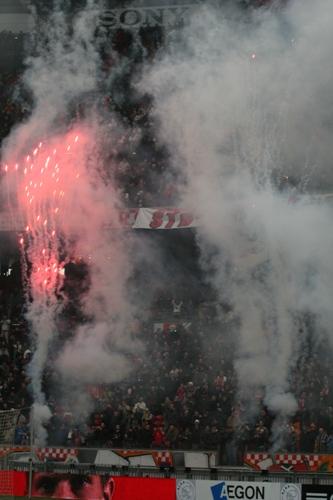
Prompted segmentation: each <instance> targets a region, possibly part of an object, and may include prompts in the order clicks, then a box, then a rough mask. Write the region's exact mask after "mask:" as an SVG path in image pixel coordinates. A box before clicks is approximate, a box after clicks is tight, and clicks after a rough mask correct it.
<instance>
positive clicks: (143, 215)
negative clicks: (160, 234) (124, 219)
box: [133, 208, 197, 229]
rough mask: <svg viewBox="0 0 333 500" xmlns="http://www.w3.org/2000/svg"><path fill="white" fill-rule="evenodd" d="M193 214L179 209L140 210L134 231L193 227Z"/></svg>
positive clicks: (194, 221)
mask: <svg viewBox="0 0 333 500" xmlns="http://www.w3.org/2000/svg"><path fill="white" fill-rule="evenodd" d="M196 222H197V221H196V220H195V217H194V215H193V214H191V213H190V212H188V211H186V210H182V209H181V208H140V209H139V212H138V215H137V217H136V221H135V222H134V224H133V228H134V229H182V228H186V227H187V228H188V227H195V226H196V225H197V223H196Z"/></svg>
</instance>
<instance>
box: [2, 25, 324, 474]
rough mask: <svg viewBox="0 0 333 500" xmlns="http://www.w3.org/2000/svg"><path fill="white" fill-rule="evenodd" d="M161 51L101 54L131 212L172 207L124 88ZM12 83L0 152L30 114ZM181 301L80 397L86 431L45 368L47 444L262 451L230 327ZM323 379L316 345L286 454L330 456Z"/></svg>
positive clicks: (202, 303) (115, 156)
mask: <svg viewBox="0 0 333 500" xmlns="http://www.w3.org/2000/svg"><path fill="white" fill-rule="evenodd" d="M138 40H139V42H138ZM162 43H163V33H162V32H161V31H160V30H159V29H156V30H152V31H150V32H148V31H145V32H141V33H139V39H138V38H137V37H133V35H132V34H131V33H129V32H124V31H122V30H118V31H117V32H115V33H114V34H113V38H112V43H111V45H110V44H107V45H104V46H102V47H101V55H102V56H101V61H102V67H103V71H104V79H105V81H107V79H108V73H109V72H111V71H113V70H114V67H115V66H117V65H118V66H119V67H120V66H122V67H123V66H124V61H125V62H126V61H127V62H128V66H127V67H128V71H125V72H123V73H121V74H119V78H116V79H114V80H113V84H112V85H113V86H112V89H111V90H110V89H105V88H103V92H104V93H103V103H104V104H105V102H106V103H107V105H108V107H109V110H110V111H111V112H113V113H115V114H116V116H117V119H119V120H120V121H121V122H122V123H123V125H125V128H126V130H127V131H129V133H128V135H127V137H134V136H135V139H134V140H133V141H132V142H131V141H129V142H127V143H126V147H125V148H121V147H119V150H117V151H116V152H114V153H112V156H111V157H110V163H111V160H112V164H113V165H114V167H113V168H114V172H113V173H114V177H115V179H116V182H117V184H118V185H119V193H120V196H121V197H122V198H123V201H124V203H126V204H127V205H129V206H136V207H140V206H161V205H170V204H172V203H174V202H175V200H176V199H177V189H176V187H175V184H176V181H175V178H174V177H173V176H172V174H171V173H170V168H168V167H169V165H168V153H167V150H166V148H165V147H164V146H163V145H161V144H159V141H158V140H157V138H156V137H155V124H154V121H153V118H152V117H151V114H150V110H151V107H152V106H153V102H152V100H151V98H150V97H149V96H147V95H144V96H138V95H137V94H136V92H135V91H134V90H133V88H132V87H131V77H132V75H133V74H134V73H135V72H138V71H140V67H141V66H142V64H143V61H144V60H145V59H147V58H148V59H149V60H150V59H152V58H154V55H155V54H156V53H157V52H158V50H159V48H160V46H161V44H162ZM125 66H126V65H125ZM19 78H20V74H19V73H16V72H10V73H5V72H2V73H1V74H0V141H2V140H3V139H4V138H5V137H6V136H7V135H8V133H9V131H10V130H11V128H12V127H13V125H15V124H16V123H19V122H20V121H22V119H23V118H24V117H25V116H26V114H27V113H28V110H27V109H25V108H24V107H22V103H21V104H20V102H21V101H20V100H18V99H16V98H14V93H13V89H14V88H15V86H16V84H17V83H18V80H19ZM119 89H121V91H120V90H119ZM124 89H126V92H125V91H124ZM138 130H139V134H138V133H137V132H138ZM113 160H116V161H113ZM167 172H168V175H167ZM17 269H19V266H18V267H17ZM17 272H18V271H17ZM11 273H12V274H8V268H6V270H5V271H4V272H1V276H0V320H1V324H0V356H1V363H0V373H1V382H0V410H9V409H11V408H17V409H21V416H20V418H19V421H18V425H17V429H16V434H15V442H16V443H17V444H25V443H27V442H28V441H29V422H28V420H29V408H30V406H31V402H32V401H31V395H30V391H29V384H30V377H29V369H28V366H29V361H30V359H31V343H30V337H29V333H28V325H27V323H26V321H25V319H24V297H23V293H22V289H21V288H20V285H19V284H18V283H19V281H20V280H19V278H18V277H17V276H13V274H15V271H13V269H12V271H11ZM186 297H187V295H186V293H184V294H183V295H180V294H178V295H177V296H175V295H174V296H173V295H170V294H169V295H168V292H167V291H164V293H163V296H159V297H158V298H157V299H156V300H155V302H154V304H153V305H152V308H151V311H150V313H149V314H147V318H146V320H145V321H140V322H139V323H138V324H137V325H136V335H137V336H138V338H140V339H141V341H142V342H143V344H144V345H145V347H146V349H145V354H144V355H142V354H141V355H137V356H133V358H132V359H131V361H132V364H133V371H132V373H131V375H129V376H128V377H127V378H126V379H125V380H123V381H122V382H120V383H117V384H102V385H98V386H87V387H86V390H87V392H88V393H89V394H90V397H91V398H92V400H93V401H94V410H93V412H92V413H91V414H90V415H89V418H88V419H87V420H86V421H85V422H80V423H78V422H77V421H76V420H75V418H74V415H73V414H72V412H71V408H70V407H64V406H63V405H61V404H60V403H59V402H58V401H57V400H56V398H55V397H54V396H52V393H51V391H50V390H49V387H48V384H49V385H50V386H52V383H55V380H54V379H56V374H55V373H54V372H53V371H52V367H51V368H50V369H49V370H48V372H47V373H46V376H45V387H44V389H45V392H46V393H47V394H48V404H49V406H50V408H51V411H52V418H51V420H50V422H49V425H48V444H49V445H56V446H91V447H98V446H112V447H125V448H155V449H163V448H172V449H194V450H196V449H218V450H219V451H220V454H221V460H222V461H224V462H226V463H228V464H237V463H241V460H242V455H243V453H244V452H245V451H246V450H250V449H253V450H257V451H263V450H267V449H269V448H270V446H271V428H272V421H273V416H272V415H271V414H270V413H269V411H268V410H267V408H266V407H265V405H264V402H263V393H262V392H261V391H260V388H258V391H257V393H256V394H253V399H254V402H256V404H257V407H258V412H257V414H258V417H257V418H256V419H254V420H251V421H250V420H247V416H246V415H247V414H246V409H245V407H244V405H243V402H242V401H241V399H240V397H239V395H238V394H239V391H238V380H237V376H236V373H235V370H234V363H233V361H234V356H235V337H236V334H235V332H236V331H237V318H236V317H235V316H234V315H233V312H232V310H231V309H230V308H228V307H226V306H225V307H224V308H222V312H221V308H220V307H219V304H217V303H216V301H215V299H214V298H213V297H212V298H211V299H207V297H206V298H203V297H202V296H199V297H198V298H197V301H196V302H195V303H193V302H191V303H190V302H189V301H188V299H187V298H186ZM161 317H163V321H162V322H161ZM221 318H222V319H221ZM217 332H218V333H217ZM308 342H309V345H310V343H311V339H308ZM332 375H333V373H332V368H331V365H330V359H329V353H328V352H327V351H326V350H325V348H324V346H321V345H320V343H317V344H316V348H312V347H311V348H310V347H309V349H308V354H307V355H304V356H303V358H301V359H300V360H299V362H298V364H297V366H296V367H295V370H294V372H293V377H292V380H291V389H292V392H293V393H294V394H295V395H296V396H297V398H298V410H297V412H296V414H295V415H294V416H293V418H291V419H290V420H288V421H286V422H285V423H284V424H283V429H282V434H283V439H282V440H281V446H282V448H283V449H285V450H286V451H297V452H299V451H303V452H325V451H327V452H330V451H333V398H332V393H331V386H332Z"/></svg>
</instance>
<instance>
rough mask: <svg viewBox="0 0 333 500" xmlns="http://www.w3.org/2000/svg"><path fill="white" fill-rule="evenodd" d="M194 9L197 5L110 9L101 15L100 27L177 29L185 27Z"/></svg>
mask: <svg viewBox="0 0 333 500" xmlns="http://www.w3.org/2000/svg"><path fill="white" fill-rule="evenodd" d="M194 7H195V4H184V5H168V6H160V7H159V6H156V7H135V6H131V7H126V8H122V9H108V10H105V11H104V12H103V13H102V15H101V17H100V25H101V26H103V27H105V28H108V29H117V28H123V29H139V28H147V27H153V26H163V27H165V28H176V27H179V26H183V25H184V23H185V22H186V20H187V19H188V17H189V15H190V12H191V11H192V10H193V8H194Z"/></svg>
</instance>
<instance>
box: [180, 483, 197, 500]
mask: <svg viewBox="0 0 333 500" xmlns="http://www.w3.org/2000/svg"><path fill="white" fill-rule="evenodd" d="M195 496H196V495H195V486H194V483H193V482H192V481H188V480H187V479H183V480H182V481H179V482H177V500H195Z"/></svg>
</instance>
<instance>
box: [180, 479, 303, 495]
mask: <svg viewBox="0 0 333 500" xmlns="http://www.w3.org/2000/svg"><path fill="white" fill-rule="evenodd" d="M177 500H302V493H301V487H300V485H296V484H289V483H268V482H267V483H263V482H257V481H255V482H246V481H244V482H243V481H242V482H241V481H204V480H202V481H195V480H188V479H182V480H178V481H177Z"/></svg>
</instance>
